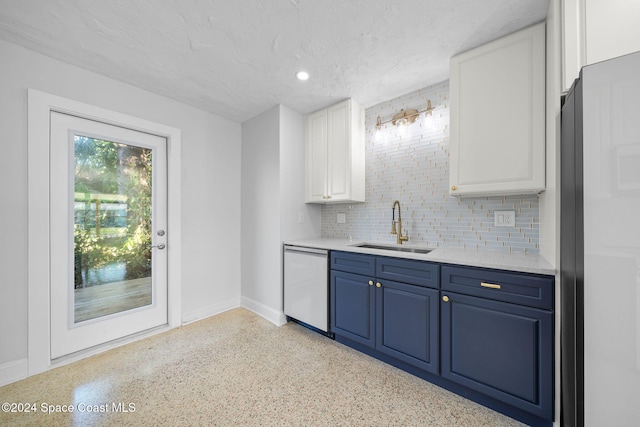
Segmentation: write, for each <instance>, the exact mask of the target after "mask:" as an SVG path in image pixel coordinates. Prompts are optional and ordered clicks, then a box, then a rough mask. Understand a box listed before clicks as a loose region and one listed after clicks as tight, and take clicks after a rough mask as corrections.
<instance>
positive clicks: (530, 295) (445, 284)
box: [441, 265, 555, 310]
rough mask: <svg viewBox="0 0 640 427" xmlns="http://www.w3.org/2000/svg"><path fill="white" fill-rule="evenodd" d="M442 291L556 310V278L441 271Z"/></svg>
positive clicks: (458, 269)
mask: <svg viewBox="0 0 640 427" xmlns="http://www.w3.org/2000/svg"><path fill="white" fill-rule="evenodd" d="M441 274H442V281H441V288H442V290H443V291H447V292H457V293H459V294H466V295H473V296H478V297H482V298H488V299H492V300H495V301H504V302H510V303H514V304H520V305H525V306H529V307H536V308H542V309H546V310H552V309H553V294H554V291H553V289H554V280H555V279H554V278H553V277H552V276H538V275H530V274H522V273H514V272H508V271H498V270H488V269H483V268H473V267H453V266H446V265H443V266H442V267H441Z"/></svg>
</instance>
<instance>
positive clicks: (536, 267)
mask: <svg viewBox="0 0 640 427" xmlns="http://www.w3.org/2000/svg"><path fill="white" fill-rule="evenodd" d="M363 243H369V244H378V245H385V246H395V244H394V243H390V242H373V241H366V242H365V241H355V240H354V241H349V240H348V239H326V238H315V239H301V240H290V241H285V242H284V244H285V245H294V246H303V247H307V248H317V249H328V250H334V251H345V252H356V253H362V254H370V255H382V256H392V257H396V258H406V259H417V260H422V261H433V262H439V263H444V264H457V265H468V266H473V267H485V268H495V269H499V270H509V271H519V272H523V273H535V274H547V275H552V276H553V275H555V274H556V271H555V269H554V268H553V267H552V266H551V264H549V263H548V262H547V261H546V260H545V259H544V258H543V257H542V256H540V255H537V254H528V253H522V252H517V253H509V252H503V251H495V250H488V249H487V250H483V249H463V248H435V249H433V250H432V251H431V252H429V253H428V254H420V253H413V252H401V251H393V250H385V249H371V248H360V247H357V245H359V244H363ZM402 246H405V247H411V248H427V246H421V245H412V244H410V243H409V244H406V243H405V244H403V245H402Z"/></svg>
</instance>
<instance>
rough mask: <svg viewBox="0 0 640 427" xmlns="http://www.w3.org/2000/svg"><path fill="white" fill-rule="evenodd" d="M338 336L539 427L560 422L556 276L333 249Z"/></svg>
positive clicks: (333, 322)
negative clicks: (556, 408) (556, 418)
mask: <svg viewBox="0 0 640 427" xmlns="http://www.w3.org/2000/svg"><path fill="white" fill-rule="evenodd" d="M331 260H332V266H331V288H330V292H331V328H332V332H334V333H335V337H336V340H338V341H340V342H342V343H344V344H346V345H349V346H351V347H353V348H355V349H357V350H359V351H362V352H365V353H367V354H369V355H371V356H373V357H376V358H378V359H380V360H383V361H385V362H387V363H391V364H393V365H394V366H397V367H399V368H401V369H404V370H405V371H408V372H411V373H413V374H414V375H418V376H420V377H421V378H424V379H426V380H428V381H431V382H433V383H435V384H437V385H439V386H441V387H444V388H446V389H448V390H451V391H453V392H455V393H458V394H460V395H462V396H465V397H467V398H469V399H471V400H474V401H476V402H478V403H480V404H482V405H485V406H488V407H490V408H493V409H495V410H497V411H499V412H502V413H504V414H506V415H509V416H511V417H513V418H515V419H517V420H519V421H522V422H524V423H526V424H527V425H531V426H545V427H547V426H551V425H552V424H553V419H554V381H555V380H554V346H553V344H554V313H553V307H554V299H553V295H554V291H553V290H554V278H553V277H552V276H543V275H535V274H529V273H519V272H507V271H498V270H493V269H486V268H479V267H466V266H453V265H446V264H442V265H439V264H436V263H433V262H426V261H417V260H406V259H397V258H392V257H379V256H378V257H376V256H371V255H365V254H351V253H346V252H332V255H331Z"/></svg>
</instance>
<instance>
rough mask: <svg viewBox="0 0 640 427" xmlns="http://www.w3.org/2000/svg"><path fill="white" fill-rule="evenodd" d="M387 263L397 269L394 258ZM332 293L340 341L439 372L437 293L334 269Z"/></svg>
mask: <svg viewBox="0 0 640 427" xmlns="http://www.w3.org/2000/svg"><path fill="white" fill-rule="evenodd" d="M363 257H367V256H364V255H358V258H359V260H358V261H359V263H360V264H362V265H365V264H366V263H365V262H364V260H363ZM333 258H336V259H340V260H349V261H351V259H352V258H355V257H347V256H344V255H343V254H338V255H334V256H333ZM367 258H370V259H371V260H373V261H376V260H377V259H380V258H377V259H376V258H373V257H367ZM399 261H401V260H399ZM384 263H385V265H390V266H393V260H392V259H390V258H385V259H384ZM429 265H432V264H429ZM340 268H342V266H341V267H340ZM435 268H436V269H437V266H436V267H435ZM356 271H362V270H361V269H359V270H356ZM425 274H427V273H425ZM429 274H431V273H429ZM330 292H331V330H332V332H333V333H334V334H335V335H336V337H337V338H338V340H340V338H346V339H348V340H350V341H352V342H355V343H358V344H360V345H362V346H366V347H369V348H371V349H374V350H375V351H377V352H379V353H383V354H385V355H388V356H391V357H393V358H394V359H396V360H399V361H402V362H404V363H406V364H408V365H411V366H414V367H417V368H419V369H421V370H423V371H427V372H432V373H435V374H437V373H438V368H439V366H438V358H439V348H438V323H439V300H438V290H437V289H431V288H427V287H424V286H416V285H410V284H406V283H399V282H394V281H390V280H384V279H381V278H379V277H374V276H365V275H361V274H353V273H347V272H345V271H340V270H333V269H332V270H331V287H330Z"/></svg>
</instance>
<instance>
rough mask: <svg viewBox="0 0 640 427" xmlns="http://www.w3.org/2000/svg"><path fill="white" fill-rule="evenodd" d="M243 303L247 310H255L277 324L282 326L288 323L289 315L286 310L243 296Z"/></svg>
mask: <svg viewBox="0 0 640 427" xmlns="http://www.w3.org/2000/svg"><path fill="white" fill-rule="evenodd" d="M241 305H242V307H244V308H246V309H247V310H249V311H252V312H254V313H255V314H257V315H258V316H260V317H264V318H265V319H267V320H268V321H269V322H271V323H273V324H274V325H276V326H282V325H284V324H285V323H287V317H286V316H285V314H284V312H282V311H280V310H275V309H273V308H271V307H269V306H267V305H264V304H262V303H261V302H258V301H256V300H253V299H251V298H248V297H245V296H243V297H242V298H241Z"/></svg>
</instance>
